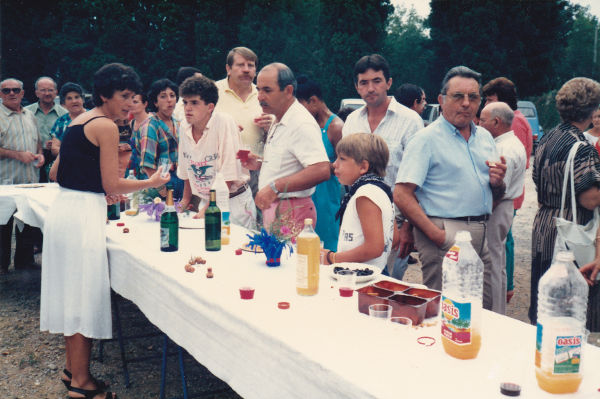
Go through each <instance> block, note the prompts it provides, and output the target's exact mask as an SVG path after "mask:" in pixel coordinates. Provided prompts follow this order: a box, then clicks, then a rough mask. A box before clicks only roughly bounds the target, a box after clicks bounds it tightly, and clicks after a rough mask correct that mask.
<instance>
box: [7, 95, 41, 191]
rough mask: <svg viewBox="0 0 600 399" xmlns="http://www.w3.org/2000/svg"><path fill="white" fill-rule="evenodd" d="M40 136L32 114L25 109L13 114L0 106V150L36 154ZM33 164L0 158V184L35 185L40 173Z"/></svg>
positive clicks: (34, 163)
mask: <svg viewBox="0 0 600 399" xmlns="http://www.w3.org/2000/svg"><path fill="white" fill-rule="evenodd" d="M39 143H40V135H39V133H38V128H37V121H36V119H35V116H34V115H33V113H32V112H31V111H29V110H27V109H25V108H23V109H22V111H21V112H15V111H12V110H10V109H8V108H6V107H5V106H4V105H3V104H0V148H3V149H6V150H13V151H29V152H31V153H33V154H37V152H38V148H39V147H38V145H39ZM36 164H37V160H36V161H35V162H32V163H29V164H25V163H23V162H21V161H19V160H16V159H13V158H0V184H23V183H36V182H38V181H39V179H40V171H39V169H38V168H36V167H35V165H36Z"/></svg>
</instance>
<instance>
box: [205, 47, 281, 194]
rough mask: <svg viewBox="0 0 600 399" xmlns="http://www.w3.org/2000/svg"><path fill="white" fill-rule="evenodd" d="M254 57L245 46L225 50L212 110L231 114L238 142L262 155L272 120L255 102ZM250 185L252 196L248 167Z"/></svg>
mask: <svg viewBox="0 0 600 399" xmlns="http://www.w3.org/2000/svg"><path fill="white" fill-rule="evenodd" d="M257 64H258V57H257V56H256V54H255V53H254V51H252V50H250V49H249V48H246V47H235V48H233V49H231V51H229V54H227V65H225V69H226V70H227V77H226V78H225V79H222V80H219V81H217V82H216V85H217V88H218V89H219V101H218V102H217V105H216V107H215V112H224V113H227V114H229V115H231V116H232V117H233V119H234V120H235V122H236V123H237V124H238V126H239V127H240V129H241V138H242V146H243V147H245V149H247V150H250V151H251V152H252V153H254V154H257V155H260V156H261V157H262V155H263V148H264V145H265V132H267V131H268V130H269V127H270V126H271V122H272V120H273V118H272V116H271V115H264V114H263V111H262V108H261V106H260V104H259V103H258V91H257V90H256V85H255V84H254V83H253V82H254V78H255V77H256V65H257ZM249 184H250V188H251V189H252V195H253V196H255V195H256V192H257V190H258V173H257V172H256V171H253V170H252V171H250V182H249Z"/></svg>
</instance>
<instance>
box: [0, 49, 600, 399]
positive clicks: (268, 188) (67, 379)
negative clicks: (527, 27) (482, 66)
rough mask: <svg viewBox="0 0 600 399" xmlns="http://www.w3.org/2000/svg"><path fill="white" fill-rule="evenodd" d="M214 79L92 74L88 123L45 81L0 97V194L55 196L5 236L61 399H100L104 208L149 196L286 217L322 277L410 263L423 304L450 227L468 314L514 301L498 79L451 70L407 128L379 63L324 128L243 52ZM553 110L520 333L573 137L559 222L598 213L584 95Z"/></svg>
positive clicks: (519, 168) (248, 217) (410, 93)
mask: <svg viewBox="0 0 600 399" xmlns="http://www.w3.org/2000/svg"><path fill="white" fill-rule="evenodd" d="M225 72H226V77H225V78H223V79H221V80H218V81H216V82H215V81H213V80H211V79H210V78H209V77H206V76H204V75H203V74H202V73H201V72H200V70H198V69H197V68H194V67H182V68H180V70H179V72H178V75H177V78H176V81H177V83H175V82H173V81H171V80H169V79H159V80H156V81H154V82H153V83H152V84H150V85H149V89H148V90H147V91H146V90H144V89H143V86H142V83H141V81H140V79H139V77H138V75H137V74H136V73H135V71H134V70H133V69H132V68H131V67H128V66H125V65H122V64H118V63H113V64H107V65H105V66H103V67H102V68H100V69H99V70H98V71H97V72H96V74H95V75H94V87H93V104H88V105H87V108H88V109H89V110H86V108H85V107H84V92H83V89H82V87H81V86H80V85H78V84H76V83H72V82H68V83H65V84H64V85H63V86H62V87H61V89H60V92H58V90H57V85H56V83H55V82H54V80H53V79H51V78H49V77H41V78H39V79H38V80H37V81H36V83H35V88H36V95H37V97H38V99H39V101H38V102H36V103H34V104H32V105H30V106H28V107H22V106H21V101H22V99H23V95H24V91H23V83H22V82H21V81H19V80H18V79H15V78H9V79H5V80H3V81H2V82H1V83H0V86H1V87H0V89H1V90H0V97H1V98H2V104H1V105H0V179H1V184H4V185H6V184H22V183H33V182H38V181H39V182H46V181H49V180H55V181H57V182H58V183H59V185H60V187H61V190H60V194H59V196H58V197H57V199H56V201H55V202H54V204H53V205H52V207H51V208H50V210H49V212H48V217H47V220H46V222H45V226H44V231H43V245H42V242H41V237H42V235H41V234H40V233H39V232H36V231H35V229H32V228H31V227H29V226H25V228H24V229H23V230H22V231H19V230H18V229H15V232H16V244H17V246H16V253H15V258H14V264H15V268H17V269H18V268H20V267H31V265H32V264H33V253H34V250H35V249H34V247H36V246H39V247H42V248H43V251H42V266H43V267H42V294H41V312H40V327H41V329H42V330H47V331H50V332H52V333H61V334H63V335H64V336H65V343H66V366H65V370H64V372H63V375H62V376H61V379H62V380H63V382H64V384H65V386H66V387H67V389H68V390H69V396H70V397H72V398H82V397H85V398H100V397H103V398H112V397H116V395H114V394H112V393H110V392H108V390H107V388H108V384H107V383H105V382H102V381H97V380H96V379H94V378H93V377H92V376H91V375H90V373H89V356H90V345H91V343H90V339H91V338H100V339H102V338H109V337H111V334H112V326H111V316H110V281H109V275H108V260H107V255H106V242H105V241H106V240H105V219H106V205H107V204H111V203H114V202H116V201H119V200H120V195H122V194H124V193H128V192H132V191H137V190H140V189H144V188H149V187H157V188H159V189H162V188H164V187H166V188H170V189H173V190H174V195H175V197H176V198H177V199H179V200H180V211H183V210H192V211H193V212H195V213H196V215H197V216H198V217H201V216H202V215H203V212H204V210H205V209H206V207H207V206H208V198H209V190H210V188H211V186H212V185H213V182H214V181H215V179H216V178H217V175H218V174H220V175H221V176H222V177H223V179H224V181H225V182H226V184H227V187H228V189H229V208H230V210H231V221H232V222H233V223H236V224H238V225H241V226H244V227H246V228H248V229H255V228H257V227H259V226H261V225H262V226H264V227H265V228H266V229H269V227H270V226H271V225H272V224H273V222H274V221H275V219H276V218H277V217H279V216H280V215H281V214H282V213H286V214H289V215H290V219H291V223H293V224H294V225H295V228H293V229H292V230H295V231H298V232H299V231H300V230H301V227H302V226H303V224H304V220H305V219H306V218H310V219H312V220H313V224H314V226H315V227H316V231H317V233H318V234H319V236H320V237H321V240H322V241H323V249H322V259H323V263H325V264H333V263H338V262H363V263H368V264H371V265H373V266H375V267H378V268H380V269H381V270H382V272H383V273H384V274H386V275H389V276H393V277H396V278H399V279H402V277H403V275H404V272H405V271H406V268H407V265H408V263H409V261H410V253H411V252H414V251H418V257H419V259H420V262H421V270H422V275H423V283H424V284H426V285H427V286H428V287H430V288H433V289H436V290H440V289H441V288H442V271H441V270H442V261H443V258H444V256H445V254H446V252H447V251H448V250H449V249H450V247H451V246H452V245H453V243H454V235H455V233H456V232H458V231H461V230H466V231H468V232H469V233H470V234H471V237H472V244H473V247H474V248H475V250H476V251H477V253H478V255H479V256H480V258H481V259H482V260H483V263H484V266H485V267H484V296H483V304H484V307H485V308H486V309H489V310H492V311H495V312H498V313H501V314H504V313H505V312H506V303H507V302H508V301H510V298H511V296H512V294H513V290H514V283H513V269H514V240H513V238H512V234H511V225H512V221H513V217H514V215H515V214H516V212H517V210H518V209H519V208H520V207H521V206H522V203H523V196H524V177H525V170H526V169H527V168H529V158H530V155H531V153H532V144H533V143H532V134H531V128H530V127H529V124H528V122H527V120H526V118H525V117H524V116H523V114H521V113H520V112H519V111H518V110H517V90H516V87H515V85H514V84H513V82H512V81H510V80H509V79H507V78H505V77H499V78H496V79H493V80H491V81H490V82H488V83H487V84H486V85H484V86H482V85H481V75H480V74H479V73H477V72H475V71H474V70H472V69H470V68H468V67H466V66H457V67H454V68H451V69H450V70H449V71H448V72H447V74H446V75H445V76H444V77H443V80H442V82H441V89H440V93H439V95H438V97H437V101H438V103H439V104H440V108H441V116H440V117H439V118H438V119H437V120H436V121H434V122H433V123H431V124H429V125H428V126H426V127H425V126H424V123H423V119H422V118H421V116H420V114H421V113H422V112H423V109H424V107H425V105H426V104H427V101H426V94H425V92H424V91H423V89H421V88H420V87H419V86H417V85H414V84H408V83H407V84H403V85H401V86H400V87H399V88H398V90H397V91H396V93H395V95H394V96H391V95H389V93H388V92H389V90H390V89H391V87H392V76H391V71H390V66H389V65H388V63H387V61H386V60H385V58H384V57H382V56H381V55H379V54H371V55H366V56H363V57H361V58H360V59H359V60H358V61H357V62H356V64H355V66H354V72H353V77H354V86H355V88H356V91H357V93H358V94H359V96H360V97H361V98H362V100H364V103H365V105H364V106H362V107H360V108H358V109H356V110H352V111H348V110H345V109H342V110H340V112H338V115H336V114H335V113H333V112H332V111H331V110H330V109H329V107H328V106H327V104H326V103H325V101H324V100H323V94H322V90H321V87H320V85H319V84H318V83H317V82H316V80H314V79H311V78H309V77H307V76H304V75H301V76H298V78H296V76H295V75H294V73H293V72H292V70H291V69H290V68H289V67H288V66H286V65H285V64H282V63H277V62H276V63H271V64H268V65H266V66H264V67H262V68H261V69H260V70H258V57H257V55H256V54H255V53H254V52H253V51H252V50H250V49H248V48H246V47H236V48H234V49H232V50H231V51H230V52H229V53H228V55H227V58H226V65H225ZM255 80H256V83H254V82H255ZM57 93H58V94H59V97H60V103H61V105H57V104H56V103H55V101H54V99H55V97H56V95H57ZM483 97H484V100H483V101H482V98H483ZM556 100H557V109H558V111H559V113H560V116H561V119H562V121H563V123H561V125H559V126H557V127H556V128H555V129H554V130H552V131H550V132H549V133H547V134H546V135H545V136H544V137H543V138H542V140H541V141H540V143H539V146H538V149H537V152H536V157H535V162H534V165H533V168H534V169H533V177H534V181H535V183H536V186H537V196H538V202H539V203H540V208H539V210H538V214H537V215H536V219H535V222H534V226H533V248H532V257H533V262H532V278H531V298H532V299H531V307H530V318H531V320H532V322H534V323H535V315H536V294H537V283H538V281H539V278H540V277H541V275H542V274H543V273H544V271H545V270H547V269H548V267H549V266H550V263H551V261H552V255H553V251H554V245H555V244H554V241H555V237H556V227H555V225H554V219H553V217H554V216H556V215H557V209H558V208H559V207H560V195H561V191H562V187H561V182H562V176H563V174H564V164H565V161H566V157H567V154H568V152H569V150H570V148H571V146H572V145H573V143H574V142H576V141H582V142H585V145H583V146H581V149H580V150H579V151H577V153H576V157H575V190H576V194H577V197H578V209H577V214H578V220H577V222H578V223H580V224H585V223H587V221H588V220H590V219H591V217H592V210H593V209H595V208H596V207H598V206H599V205H600V157H599V155H598V151H597V150H595V149H594V147H595V146H596V148H598V147H597V141H598V136H600V111H599V110H598V107H599V105H600V84H598V83H597V82H595V81H592V80H590V79H585V78H576V79H573V80H571V81H569V82H567V83H565V85H564V86H563V87H562V88H561V90H560V91H559V92H558V95H557V98H556ZM592 115H593V119H592ZM592 120H593V125H592V126H593V127H592V128H590V129H589V130H587V128H588V127H589V126H590V124H591V122H592ZM586 130H587V131H586ZM584 131H585V133H584ZM161 172H165V174H164V175H165V176H167V177H161ZM166 172H168V173H166ZM127 174H134V175H135V176H136V179H126V178H125V177H126V175H127ZM161 192H163V193H164V192H165V191H164V190H163V191H161ZM568 211H570V210H568ZM567 213H568V212H567ZM1 228H2V231H1V234H2V236H1V243H2V248H1V251H2V252H1V255H2V258H1V264H0V266H1V269H0V272H2V273H6V272H7V271H8V266H9V264H10V263H11V250H10V248H11V239H12V232H13V219H12V218H11V219H10V220H9V221H8V223H7V224H5V225H3V226H2V227H1ZM598 237H600V234H599V236H598ZM598 241H599V247H598V250H597V253H598V255H599V256H598V257H597V258H596V260H594V262H592V263H590V264H587V265H581V266H582V267H581V272H582V273H584V276H585V277H586V279H587V280H588V282H589V284H590V286H591V291H590V304H589V317H588V328H590V330H592V331H599V330H600V301H599V300H598V295H599V294H598V286H597V285H595V284H594V280H595V277H596V275H597V274H598V273H599V272H600V240H598Z"/></svg>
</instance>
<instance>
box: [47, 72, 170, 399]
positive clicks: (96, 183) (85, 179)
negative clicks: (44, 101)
mask: <svg viewBox="0 0 600 399" xmlns="http://www.w3.org/2000/svg"><path fill="white" fill-rule="evenodd" d="M140 88H141V83H140V79H139V77H138V75H137V74H136V73H135V71H134V70H133V69H132V68H131V67H128V66H125V65H122V64H118V63H114V64H107V65H104V66H103V67H102V68H100V69H99V70H98V71H97V72H96V73H95V74H94V103H95V104H96V107H95V108H94V109H92V110H90V111H88V112H85V113H83V114H81V115H79V116H77V117H76V118H75V119H74V120H73V122H71V124H70V125H69V127H68V128H67V130H66V132H65V134H64V137H63V140H62V143H61V146H60V153H59V156H58V158H57V159H56V162H55V163H54V165H53V166H52V170H51V171H50V174H51V175H52V176H56V180H57V181H58V184H59V185H60V192H59V193H58V195H57V196H56V199H55V200H54V202H53V203H52V205H51V206H50V209H49V210H48V217H47V218H46V221H45V223H44V252H43V253H42V266H43V267H42V289H41V301H40V302H41V305H40V330H42V331H49V332H51V333H54V334H63V335H64V337H65V352H66V362H65V369H64V371H63V375H62V377H61V379H62V381H63V383H64V384H65V386H66V387H67V389H68V391H69V398H86V399H99V398H105V399H111V398H112V399H115V398H116V395H114V394H112V393H110V392H106V387H107V384H105V383H104V382H102V381H97V380H96V379H94V378H93V377H92V376H91V375H90V371H89V366H90V351H91V339H92V338H97V339H106V338H111V337H112V319H111V309H110V279H109V271H108V256H107V252H106V205H107V199H106V198H109V199H110V198H111V197H112V198H114V197H116V196H117V195H118V194H125V193H129V192H133V191H138V190H142V189H145V188H150V187H157V186H160V185H161V184H165V183H166V182H167V181H168V179H164V178H162V177H160V173H158V172H157V173H155V174H154V175H152V176H151V177H150V178H149V179H148V180H135V181H131V180H126V179H123V178H122V177H121V176H119V172H118V168H119V165H118V144H119V130H118V129H117V125H116V124H115V122H114V120H116V119H124V118H127V113H128V112H129V108H130V107H131V103H132V99H133V95H134V93H136V92H137V91H139V90H140ZM105 196H107V197H105Z"/></svg>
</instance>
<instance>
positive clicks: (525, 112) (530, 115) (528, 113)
mask: <svg viewBox="0 0 600 399" xmlns="http://www.w3.org/2000/svg"><path fill="white" fill-rule="evenodd" d="M519 111H521V113H523V115H524V116H525V118H535V112H534V111H533V108H528V107H523V108H521V107H519Z"/></svg>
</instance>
